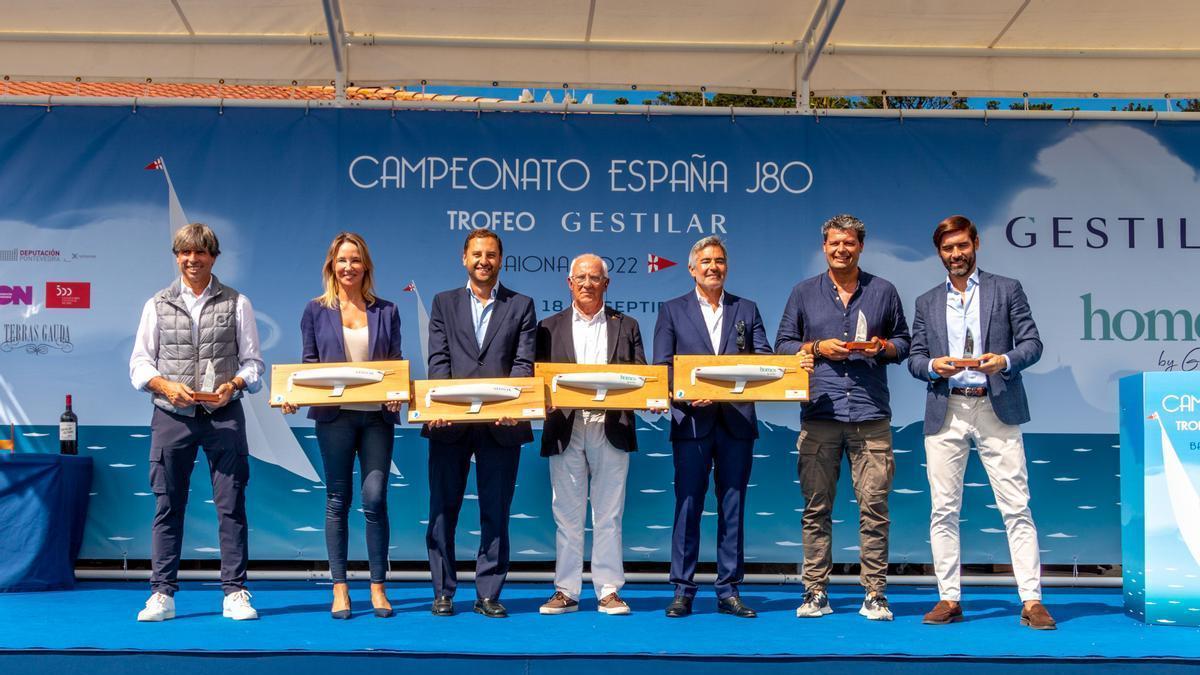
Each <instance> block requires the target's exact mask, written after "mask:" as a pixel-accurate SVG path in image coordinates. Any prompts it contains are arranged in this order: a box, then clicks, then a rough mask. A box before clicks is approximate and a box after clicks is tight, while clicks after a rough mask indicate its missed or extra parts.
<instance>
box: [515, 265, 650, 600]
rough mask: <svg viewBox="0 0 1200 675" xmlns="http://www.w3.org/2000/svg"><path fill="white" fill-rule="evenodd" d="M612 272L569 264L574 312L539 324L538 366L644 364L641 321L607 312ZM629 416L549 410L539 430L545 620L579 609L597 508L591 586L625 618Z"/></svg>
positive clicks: (632, 437)
mask: <svg viewBox="0 0 1200 675" xmlns="http://www.w3.org/2000/svg"><path fill="white" fill-rule="evenodd" d="M608 282H609V278H608V265H607V264H605V262H604V260H603V259H602V258H600V257H599V256H597V255H594V254H591V253H586V254H584V255H581V256H578V257H576V258H575V259H574V260H572V261H571V272H570V276H568V277H567V287H568V288H570V290H571V306H570V307H568V308H566V309H565V310H563V311H561V312H559V313H557V314H555V315H553V316H550V317H547V318H545V319H543V320H542V321H541V322H540V323H539V324H538V330H537V348H536V353H537V357H536V360H537V361H540V362H554V363H594V364H608V363H634V364H639V365H641V364H645V363H646V354H645V351H644V349H643V347H642V333H641V329H640V328H639V327H638V322H637V320H635V319H633V318H632V317H628V316H626V315H624V314H622V313H621V312H618V311H616V310H614V309H610V308H608V307H605V306H604V293H605V291H606V290H608ZM634 422H635V419H634V415H633V413H632V412H631V411H628V410H609V411H604V410H551V411H549V414H548V415H547V416H546V422H545V426H544V427H543V429H542V456H543V457H549V458H550V482H551V485H552V487H553V495H554V496H553V504H552V506H553V511H554V523H555V525H557V527H558V532H557V535H556V537H555V550H556V551H555V552H556V559H555V560H556V562H555V567H554V595H553V596H551V597H550V599H549V600H547V601H546V603H545V604H543V605H542V607H541V610H540V611H541V613H542V614H565V613H567V612H574V611H576V610H578V609H579V595H580V592H581V589H582V586H583V528H584V524H585V521H586V519H587V504H588V499H589V497H590V498H591V503H592V585H593V586H594V587H595V589H596V598H597V599H598V600H599V603H598V606H597V609H598V610H599V611H600V612H602V613H604V614H628V613H629V605H627V604H625V601H624V600H622V599H621V596H620V595H618V594H617V592H618V591H620V590H621V587H622V586H623V585H624V584H625V570H624V564H623V561H622V555H621V553H622V549H621V518H622V515H623V514H624V511H625V477H626V476H627V475H628V473H629V454H628V453H630V452H633V451H635V450H637V435H636V433H635V432H634Z"/></svg>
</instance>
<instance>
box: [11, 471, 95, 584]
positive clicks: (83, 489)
mask: <svg viewBox="0 0 1200 675" xmlns="http://www.w3.org/2000/svg"><path fill="white" fill-rule="evenodd" d="M91 485H92V458H91V457H78V456H70V455H51V454H34V453H24V454H13V453H4V454H0V592H22V591H53V590H62V589H69V588H74V586H75V558H76V556H78V555H79V546H80V545H81V544H82V543H83V525H84V521H86V520H87V509H88V491H89V490H90V489H91Z"/></svg>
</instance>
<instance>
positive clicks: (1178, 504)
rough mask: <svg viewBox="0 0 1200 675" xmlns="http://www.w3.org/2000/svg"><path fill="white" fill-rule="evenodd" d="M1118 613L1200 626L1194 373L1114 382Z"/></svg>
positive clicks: (1199, 432) (1199, 428)
mask: <svg viewBox="0 0 1200 675" xmlns="http://www.w3.org/2000/svg"><path fill="white" fill-rule="evenodd" d="M1120 396H1121V564H1122V567H1123V571H1124V585H1125V613H1126V614H1129V615H1130V616H1133V617H1135V618H1137V619H1140V620H1142V621H1145V622H1146V623H1150V624H1158V625H1175V626H1200V491H1198V490H1197V487H1196V486H1197V485H1200V373H1190V372H1189V373H1179V372H1164V373H1142V374H1139V375H1130V376H1128V377H1124V378H1121V383H1120Z"/></svg>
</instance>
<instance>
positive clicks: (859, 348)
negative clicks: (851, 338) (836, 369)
mask: <svg viewBox="0 0 1200 675" xmlns="http://www.w3.org/2000/svg"><path fill="white" fill-rule="evenodd" d="M845 346H846V349H849V350H850V351H852V352H865V351H867V350H868V349H870V348H872V347H874V346H875V343H874V342H870V341H868V342H847V343H846V345H845Z"/></svg>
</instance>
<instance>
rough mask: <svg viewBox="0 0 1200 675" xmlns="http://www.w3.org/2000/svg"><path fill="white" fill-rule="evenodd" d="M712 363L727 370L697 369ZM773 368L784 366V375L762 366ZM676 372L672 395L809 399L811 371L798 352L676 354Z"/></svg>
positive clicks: (739, 399) (689, 398) (717, 398)
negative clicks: (705, 371)
mask: <svg viewBox="0 0 1200 675" xmlns="http://www.w3.org/2000/svg"><path fill="white" fill-rule="evenodd" d="M713 367H718V368H723V369H726V370H725V372H712V373H711V375H706V374H704V373H703V371H696V369H697V368H703V369H709V368H713ZM770 368H779V369H782V371H783V373H782V376H781V377H779V378H778V379H774V374H773V373H770V371H769V370H763V369H770ZM710 372H711V371H710ZM739 374H740V375H743V376H745V377H744V378H743V377H739V376H738V375H739ZM674 375H675V378H674V379H675V381H674V383H673V384H674V390H673V391H672V395H673V397H674V398H675V399H677V400H680V401H696V400H702V399H708V400H712V401H736V402H742V401H746V402H749V401H807V400H808V371H806V370H804V369H802V368H801V367H800V355H798V354H792V355H782V354H752V355H741V354H730V355H722V356H713V355H711V354H687V355H683V354H681V355H678V356H676V357H675V373H674ZM755 378H769V379H755ZM739 383H740V385H741V386H740V387H739Z"/></svg>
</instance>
